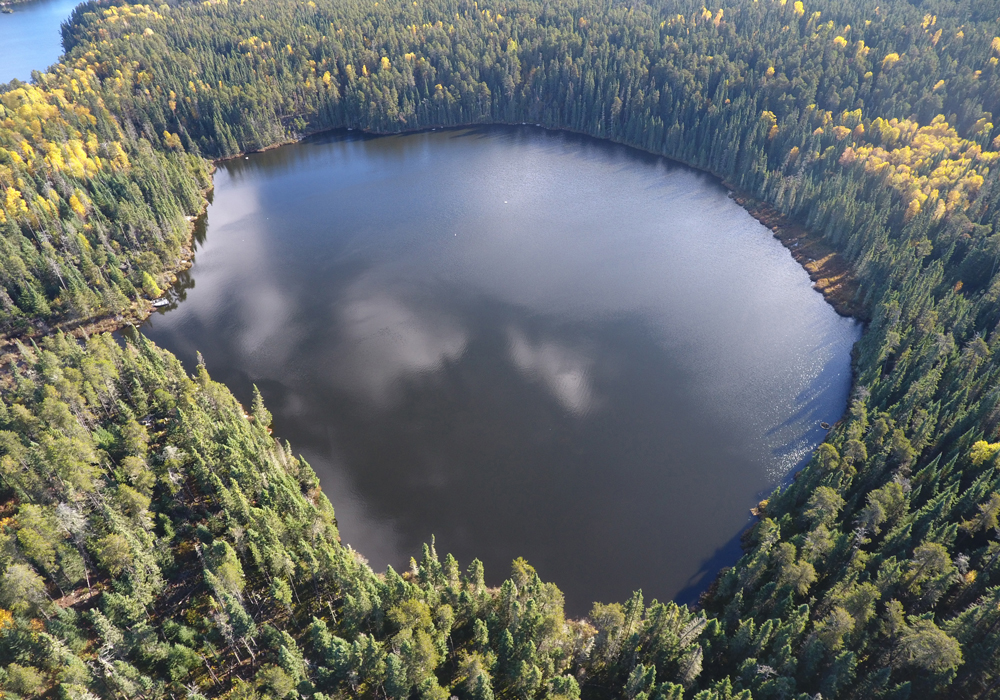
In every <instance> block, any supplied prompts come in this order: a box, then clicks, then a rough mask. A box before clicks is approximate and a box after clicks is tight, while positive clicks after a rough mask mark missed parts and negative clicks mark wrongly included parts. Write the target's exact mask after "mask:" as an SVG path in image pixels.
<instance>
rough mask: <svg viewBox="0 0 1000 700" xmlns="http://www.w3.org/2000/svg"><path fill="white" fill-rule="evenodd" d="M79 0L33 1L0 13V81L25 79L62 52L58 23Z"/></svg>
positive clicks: (65, 18) (47, 65)
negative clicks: (8, 13)
mask: <svg viewBox="0 0 1000 700" xmlns="http://www.w3.org/2000/svg"><path fill="white" fill-rule="evenodd" d="M78 3H79V0H36V2H26V3H21V4H17V5H14V6H13V9H14V13H13V14H10V15H7V14H0V83H6V82H10V81H11V80H13V79H14V78H17V79H18V80H22V81H24V82H28V81H30V80H31V71H33V70H40V71H44V70H45V69H46V68H48V67H49V66H51V65H52V64H53V63H55V62H56V61H57V60H58V59H59V57H60V56H61V55H62V52H63V49H62V36H61V34H60V32H59V26H60V25H61V24H62V23H63V22H64V21H65V20H67V19H69V16H70V14H71V13H72V12H73V8H74V7H76V6H77V4H78Z"/></svg>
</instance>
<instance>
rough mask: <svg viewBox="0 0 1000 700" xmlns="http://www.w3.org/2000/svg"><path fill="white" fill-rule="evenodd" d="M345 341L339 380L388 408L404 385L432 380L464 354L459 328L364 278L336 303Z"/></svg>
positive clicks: (434, 310)
mask: <svg viewBox="0 0 1000 700" xmlns="http://www.w3.org/2000/svg"><path fill="white" fill-rule="evenodd" d="M334 309H335V310H334V316H335V318H336V319H337V323H338V325H339V328H340V330H341V333H342V340H341V342H340V343H339V344H338V347H337V350H336V351H335V353H334V356H335V360H334V366H333V367H332V368H331V369H332V371H333V373H334V375H335V376H336V377H337V381H338V382H339V383H340V384H341V385H343V386H344V387H346V388H348V389H350V390H352V391H354V392H355V393H359V394H361V395H362V396H364V397H365V398H367V399H368V400H370V401H372V402H373V403H374V404H376V405H378V406H381V407H386V406H387V405H388V404H390V403H391V402H392V401H393V399H394V398H395V397H396V395H397V392H398V389H399V386H400V382H401V381H402V380H404V379H405V378H407V377H411V376H414V375H429V374H432V373H434V372H436V371H438V370H440V369H442V368H443V367H444V366H445V364H447V363H448V362H454V361H456V360H458V359H459V358H461V357H462V354H463V353H464V352H465V347H466V344H467V343H468V337H467V334H466V332H465V331H464V330H463V329H462V328H461V326H460V325H459V323H458V322H457V321H456V319H454V318H453V317H451V316H449V315H448V314H447V313H445V312H444V311H443V310H439V309H437V308H435V307H433V306H430V305H428V304H427V303H423V304H421V305H420V306H419V307H418V306H416V305H412V304H407V303H406V302H404V301H403V299H402V298H400V297H399V296H396V295H394V294H392V293H391V291H390V290H387V289H385V288H384V287H383V285H381V284H378V283H376V282H375V281H373V280H371V279H369V278H362V279H361V280H359V281H358V282H356V283H355V284H354V285H352V287H351V288H350V289H349V290H348V291H347V293H346V294H345V295H344V297H343V298H340V299H337V300H336V302H335V304H334Z"/></svg>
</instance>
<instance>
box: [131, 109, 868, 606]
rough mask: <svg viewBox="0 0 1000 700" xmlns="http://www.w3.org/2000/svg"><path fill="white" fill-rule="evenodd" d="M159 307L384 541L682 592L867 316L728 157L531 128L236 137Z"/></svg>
mask: <svg viewBox="0 0 1000 700" xmlns="http://www.w3.org/2000/svg"><path fill="white" fill-rule="evenodd" d="M215 182H216V189H215V194H214V202H213V203H212V205H211V207H210V209H209V211H208V218H207V222H208V232H207V236H206V237H205V238H204V240H203V242H202V244H201V247H200V250H199V251H198V254H197V261H196V264H195V266H194V267H193V268H192V270H191V271H190V273H189V274H188V275H186V276H185V278H184V280H183V281H182V284H181V285H179V287H178V289H175V290H174V291H173V292H172V294H174V295H175V298H177V299H178V303H177V304H176V306H175V307H174V308H171V309H167V310H166V311H164V312H163V313H159V314H155V315H154V316H153V317H152V319H151V320H150V321H149V323H148V324H147V325H146V327H145V332H146V333H148V334H149V336H150V337H151V338H152V339H153V340H155V341H156V342H157V343H158V344H160V345H162V346H164V347H166V348H168V349H170V350H172V351H174V352H175V353H177V354H178V355H179V356H180V357H181V359H182V360H183V361H184V362H185V363H187V365H188V366H189V367H192V368H193V365H194V362H195V353H196V351H201V352H202V353H203V355H204V357H205V360H206V362H207V364H208V368H209V371H210V372H211V374H212V375H213V377H214V378H215V379H217V380H220V381H224V382H225V383H226V384H228V385H229V386H230V387H231V388H232V389H233V391H234V392H235V393H236V394H237V396H238V397H240V399H241V400H243V401H245V402H248V401H249V399H250V393H251V386H252V384H253V383H256V384H257V385H258V386H259V387H260V389H261V391H262V392H263V394H264V397H265V400H266V401H267V403H268V405H269V407H270V409H271V411H272V412H273V414H274V429H275V434H276V435H280V436H282V437H283V438H287V439H289V440H291V442H292V444H293V446H294V448H295V449H296V450H299V451H302V452H303V454H305V456H306V457H307V459H308V460H309V461H310V462H311V464H312V465H313V466H314V468H315V469H316V471H317V473H318V474H319V476H320V478H321V480H322V483H323V488H324V490H325V491H326V493H327V495H328V496H329V497H330V499H331V500H332V502H333V504H334V506H335V507H336V508H337V516H338V521H339V523H340V526H341V532H342V535H343V537H344V540H345V541H346V542H347V543H349V544H351V545H352V546H353V547H354V548H355V549H357V550H359V551H360V552H361V553H362V554H364V555H365V556H367V557H368V558H369V560H370V561H371V563H372V565H373V566H375V567H376V568H379V569H381V568H383V567H385V566H386V565H387V564H391V565H392V566H394V567H397V568H399V567H405V566H406V565H407V562H408V560H409V557H410V556H412V555H416V556H419V547H420V544H421V543H422V542H424V541H428V540H429V538H430V537H431V535H432V534H433V535H435V536H436V537H437V545H438V551H439V552H442V553H443V552H444V551H450V552H452V553H454V554H455V555H456V556H457V557H458V558H459V561H460V562H461V563H462V564H463V566H464V565H466V564H468V563H469V561H470V560H471V559H472V558H473V557H479V558H481V559H482V560H483V561H484V562H485V564H486V571H487V579H488V580H489V581H491V582H493V583H496V582H499V581H500V580H502V577H504V576H505V575H506V574H507V572H508V571H509V566H510V562H511V560H512V559H513V558H514V557H517V556H524V557H526V558H527V559H528V561H529V562H530V563H532V564H533V565H534V566H535V567H536V568H537V569H538V571H539V573H540V574H541V575H542V577H543V578H545V579H546V580H551V581H554V582H556V583H557V584H558V585H559V586H560V587H561V588H562V589H563V591H564V592H565V593H566V595H567V604H568V608H569V610H570V611H571V612H573V613H576V614H578V613H581V612H585V611H586V610H587V609H588V608H589V606H590V603H591V602H592V601H595V600H602V601H611V600H623V599H624V598H625V597H627V596H628V595H629V594H630V593H631V591H632V590H634V589H636V588H642V589H643V590H644V592H645V594H646V596H647V600H648V599H649V598H652V597H657V598H660V599H666V598H671V597H677V596H679V597H680V598H681V599H690V598H691V597H692V595H693V594H694V593H695V592H696V591H698V590H700V588H701V587H702V586H704V585H705V584H706V582H707V580H708V578H710V576H711V575H712V574H714V573H715V571H716V570H717V569H718V567H719V566H722V565H726V564H730V563H732V561H734V560H735V558H736V556H737V553H738V548H737V547H736V546H735V539H734V538H735V536H736V535H737V534H738V533H739V531H740V530H741V529H742V528H743V527H745V525H746V523H747V518H748V509H749V508H750V507H751V506H753V505H754V504H755V503H756V501H757V500H758V499H759V498H760V497H761V495H762V494H763V493H764V492H766V491H767V490H769V489H770V488H772V486H773V485H774V484H776V483H777V482H779V481H780V480H781V479H782V478H783V477H785V476H786V475H787V473H788V472H789V470H790V469H792V468H793V467H794V466H795V465H796V464H798V463H799V462H800V461H801V459H802V458H803V456H804V455H806V454H807V452H808V451H809V450H811V449H812V448H813V447H814V446H815V445H816V444H817V443H818V442H819V441H820V440H821V439H822V438H823V435H824V431H823V430H822V429H821V428H820V425H819V424H820V422H821V421H827V422H831V423H832V422H834V421H836V420H837V419H838V417H839V416H840V415H841V413H842V411H843V408H844V404H845V400H846V395H847V391H848V387H849V383H850V358H849V353H850V348H851V345H852V344H853V342H854V341H855V340H856V339H857V338H858V335H859V326H858V325H857V324H856V323H855V322H853V321H852V320H849V319H845V318H841V317H839V316H837V315H836V314H835V313H834V312H833V310H832V309H831V308H830V307H829V306H828V305H827V304H826V303H825V302H824V301H823V299H822V297H821V296H820V294H818V293H817V292H816V291H814V290H813V289H812V288H811V285H810V282H809V278H808V276H807V275H806V273H805V272H804V271H803V270H802V269H801V268H800V267H799V266H798V265H797V264H796V263H795V262H794V261H793V260H792V258H791V256H790V254H789V253H788V251H786V250H785V249H784V248H783V247H782V246H781V245H780V244H779V243H778V242H777V241H776V240H775V239H774V238H773V237H772V236H771V235H770V232H769V231H768V230H767V229H765V228H764V227H763V226H761V225H760V224H759V223H757V222H756V221H755V220H754V219H753V218H751V217H750V216H749V215H748V214H747V213H746V212H745V211H744V210H743V209H742V208H740V207H739V206H738V205H736V204H735V203H734V202H733V201H732V200H731V199H729V197H728V196H727V194H728V193H727V191H726V190H725V189H724V188H723V187H722V186H721V185H720V184H719V183H718V182H717V181H716V180H715V179H713V178H711V177H709V176H706V175H703V174H700V173H697V172H695V171H692V170H690V169H687V168H684V167H680V166H676V165H672V164H670V163H668V162H667V161H665V160H663V159H659V158H654V157H650V156H646V155H644V154H641V153H639V152H636V151H632V150H629V149H626V148H623V147H619V146H615V145H611V144H607V143H603V142H599V141H595V140H592V139H587V138H583V137H578V136H573V135H566V134H558V133H550V132H545V131H542V130H539V129H534V128H485V129H474V130H460V131H445V132H441V131H438V132H431V133H422V134H416V135H408V136H391V137H380V138H368V137H362V136H359V135H356V134H354V133H351V134H348V133H339V134H330V135H326V136H324V137H322V138H317V139H313V140H310V141H307V142H304V143H300V144H295V145H291V146H286V147H283V148H279V149H275V150H272V151H268V152H265V153H260V154H256V155H253V156H251V157H250V158H249V159H241V160H235V161H230V162H228V163H225V164H223V165H222V166H221V167H220V169H219V171H218V173H217V174H216V178H215Z"/></svg>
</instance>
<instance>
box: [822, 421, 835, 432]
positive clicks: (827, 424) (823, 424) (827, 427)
mask: <svg viewBox="0 0 1000 700" xmlns="http://www.w3.org/2000/svg"><path fill="white" fill-rule="evenodd" d="M819 427H821V428H822V429H823V430H829V429H830V428H831V427H832V426H831V425H830V424H829V423H827V422H826V421H823V422H822V423H820V424H819Z"/></svg>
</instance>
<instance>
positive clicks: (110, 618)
mask: <svg viewBox="0 0 1000 700" xmlns="http://www.w3.org/2000/svg"><path fill="white" fill-rule="evenodd" d="M63 38H64V44H65V48H66V55H65V56H64V58H63V59H62V61H61V62H60V63H59V64H57V65H56V66H54V68H53V69H52V71H51V72H47V73H37V72H36V73H35V74H34V77H33V80H32V82H31V83H30V84H23V83H20V82H17V81H14V82H12V83H10V84H8V85H6V86H0V193H2V196H0V330H2V331H3V333H4V335H5V337H6V338H7V339H8V340H9V342H10V343H12V346H11V348H12V349H11V352H10V353H9V354H8V355H7V357H6V361H7V365H6V367H5V369H4V373H3V375H2V384H3V386H2V394H0V397H2V402H0V572H2V574H0V688H2V689H3V693H4V696H5V697H36V696H40V697H41V696H44V697H51V698H66V699H67V700H70V699H72V700H77V699H79V700H84V699H89V698H96V697H101V698H103V697H109V698H110V697H123V698H167V697H171V698H210V697H212V698H214V697H224V698H233V699H237V698H240V699H244V698H245V699H249V698H260V699H264V698H275V699H277V698H290V697H296V696H301V697H307V698H315V699H316V700H323V699H324V698H345V699H346V698H372V699H378V700H383V699H384V700H389V698H392V699H393V700H403V699H410V698H414V699H415V698H420V699H421V700H447V698H450V697H457V698H459V699H460V700H493V699H495V698H503V699H504V700H507V699H510V700H515V699H518V700H531V699H539V700H541V699H543V698H547V699H552V700H556V699H559V700H564V699H565V700H576V699H582V700H591V699H593V700H598V699H603V698H625V699H626V700H692V699H694V700H733V699H739V700H763V699H768V698H775V699H778V698H782V699H784V698H788V699H795V700H807V699H809V700H816V699H817V698H826V699H828V700H829V699H830V698H851V699H858V700H861V699H867V698H885V699H890V698H891V699H893V700H905V699H907V698H912V699H913V700H918V699H923V698H968V699H984V700H985V699H987V698H995V697H1000V462H998V459H1000V381H998V380H1000V358H998V352H1000V327H998V323H1000V274H998V273H1000V270H998V269H997V268H998V261H1000V179H998V173H1000V169H998V167H997V161H998V160H1000V128H998V127H997V126H995V125H994V123H993V119H994V115H996V114H998V110H1000V66H998V62H1000V1H998V0H976V1H975V2H971V1H969V0H922V1H920V0H913V1H909V2H908V1H905V0H879V1H878V2H876V1H875V0H793V1H789V0H728V2H727V3H725V4H720V5H717V6H716V5H713V6H710V7H709V6H706V5H705V4H703V3H702V2H694V1H692V0H670V1H666V0H655V1H651V2H633V3H628V2H621V1H617V0H547V1H546V0H509V1H507V0H496V1H494V0H484V1H483V2H476V1H474V2H469V1H467V0H416V1H414V0H378V2H369V1H367V0H308V1H306V2H298V1H292V0H286V1H282V2H279V1H278V0H240V1H239V2H237V1H236V0H206V1H205V2H187V1H181V2H178V1H176V0H174V1H171V2H166V3H163V4H160V5H153V4H150V5H139V4H137V5H129V4H123V3H119V2H114V1H106V0H99V1H92V2H88V3H85V4H83V5H81V6H80V7H78V8H77V10H76V11H75V12H74V14H73V17H72V18H71V20H70V21H69V22H68V23H67V24H66V25H64V28H63ZM521 122H531V123H538V124H541V125H543V126H545V127H548V128H553V129H567V130H572V131H577V132H582V133H586V134H589V135H591V136H595V137H599V138H605V139H610V140H613V141H616V142H619V143H623V144H627V145H631V146H635V147H637V148H641V149H644V150H647V151H650V152H653V153H656V154H661V155H665V156H668V157H670V158H673V159H676V160H679V161H682V162H685V163H688V164H690V165H693V166H695V167H698V168H701V169H704V170H707V171H709V172H712V173H714V174H716V175H717V176H719V177H720V178H722V179H724V180H725V181H726V182H728V183H730V185H731V186H732V187H733V188H734V189H736V190H738V191H739V192H740V193H741V194H742V195H745V196H746V197H747V198H749V199H750V200H751V201H753V202H757V203H762V204H766V205H768V206H770V207H773V208H774V209H775V210H777V211H778V212H780V213H781V214H783V215H785V216H786V217H788V219H789V220H791V221H794V222H797V223H798V224H800V225H802V226H804V227H805V228H807V229H808V230H809V231H810V232H811V233H812V234H813V235H815V236H817V237H820V238H822V240H823V241H824V242H826V243H827V244H829V245H830V246H832V247H833V248H834V249H835V250H837V251H838V252H839V254H840V255H841V256H843V258H844V260H846V261H847V263H848V264H849V266H850V269H851V273H852V275H853V277H854V279H855V281H856V283H857V294H856V298H855V299H854V300H853V301H854V303H855V304H856V307H857V308H858V309H860V311H859V314H860V315H861V316H862V318H863V319H864V320H865V321H866V322H867V327H866V330H865V333H864V336H863V338H862V340H861V341H860V342H859V344H858V345H857V347H856V348H855V356H854V371H855V387H854V389H853V392H852V396H851V399H850V403H849V406H848V410H847V412H846V414H845V416H844V417H843V419H842V420H841V421H840V422H839V423H837V424H836V425H835V426H834V428H833V430H832V431H831V432H830V434H829V436H828V439H827V440H826V441H825V442H824V443H823V444H822V445H821V446H820V447H819V448H818V449H817V450H816V452H815V454H814V455H813V456H812V458H811V460H810V462H809V464H808V466H807V467H805V468H804V469H803V470H802V471H801V472H799V473H798V474H796V477H795V479H794V480H792V481H790V482H789V483H788V484H787V485H785V486H783V487H782V488H779V489H778V490H776V491H775V492H774V493H773V494H771V496H770V497H769V498H768V499H767V500H766V501H765V502H762V503H761V505H760V507H759V508H758V509H757V511H758V513H759V515H758V519H757V521H756V522H755V524H754V525H753V527H752V528H750V529H749V530H748V531H747V532H746V533H745V534H744V536H743V545H744V554H743V556H742V558H741V559H740V560H739V561H738V562H737V563H736V564H735V565H734V566H732V567H731V568H728V569H726V570H724V571H723V572H721V573H720V575H719V577H718V579H717V580H716V582H715V583H714V584H713V586H712V587H711V588H710V589H709V591H708V592H707V593H706V595H705V596H703V598H702V600H701V601H700V603H699V605H698V606H697V609H689V608H688V607H687V606H678V605H676V604H674V603H671V602H661V601H646V600H644V599H643V597H642V594H641V592H636V594H635V595H634V596H633V597H632V598H631V599H630V600H628V601H621V602H617V603H615V602H611V603H608V602H602V603H595V604H594V607H593V609H592V611H591V613H590V614H589V616H588V617H587V618H586V619H582V620H573V619H567V618H566V616H565V614H564V612H563V603H562V595H561V593H560V591H559V589H558V587H557V583H558V582H555V583H549V582H543V581H541V580H540V579H539V577H538V576H537V574H536V573H535V571H534V570H533V569H532V568H531V566H530V564H529V563H528V562H526V561H523V560H517V561H515V562H513V563H512V567H511V571H510V572H509V574H508V578H507V579H506V580H505V581H504V582H503V583H502V585H500V586H499V587H490V586H488V585H487V583H486V578H485V572H484V571H483V567H482V565H481V564H480V563H479V562H477V561H473V562H463V563H462V564H460V563H459V562H457V561H455V559H454V558H452V557H450V556H448V555H444V556H439V555H438V553H437V552H436V551H435V547H434V543H433V542H431V543H428V544H427V545H426V546H425V547H424V550H423V552H421V553H416V552H415V553H414V558H413V560H412V561H411V565H410V567H409V569H408V570H407V571H404V572H397V571H394V570H393V569H391V568H390V569H388V570H386V571H384V572H374V571H372V569H371V568H370V567H369V566H368V565H367V563H366V562H365V560H364V558H363V556H362V554H363V553H357V552H354V551H353V550H351V549H350V548H349V547H347V546H346V545H344V544H342V543H341V542H340V540H339V537H338V534H337V527H336V520H335V518H334V511H333V508H332V506H331V504H330V501H329V500H328V499H327V497H326V496H325V495H324V494H323V492H322V491H321V490H320V487H319V483H318V480H317V478H316V476H315V474H314V473H313V471H312V469H311V468H310V467H309V465H308V464H307V463H306V462H304V461H303V460H302V459H301V458H299V457H296V455H295V452H294V446H291V445H288V444H287V443H283V442H281V441H280V440H279V439H278V438H280V436H272V435H271V434H270V431H269V428H268V426H269V423H270V416H269V414H268V412H267V409H266V407H265V406H264V404H263V401H262V400H261V399H260V397H259V395H256V397H255V400H254V402H253V405H252V407H250V409H249V410H244V408H243V407H241V406H240V405H239V404H238V403H237V402H236V400H235V399H234V398H233V396H232V394H231V393H230V392H229V390H228V389H227V388H225V387H224V386H221V385H219V384H217V383H215V382H213V381H212V380H211V378H210V376H209V373H208V368H207V367H206V366H205V364H204V363H202V364H199V366H198V368H197V370H196V372H195V373H194V375H188V374H186V373H185V371H184V369H183V368H182V367H181V365H180V364H179V362H178V361H177V360H176V358H174V357H172V356H171V355H169V354H168V353H166V352H164V351H162V350H160V349H157V348H156V347H154V346H152V344H150V343H149V342H148V341H147V340H145V339H144V338H143V337H142V336H141V335H138V334H130V336H129V340H128V342H126V343H123V344H119V343H118V342H116V341H115V340H114V339H113V338H112V337H111V336H108V335H101V334H97V333H89V332H87V329H88V328H90V327H92V326H90V325H88V324H93V323H96V322H99V321H101V320H107V319H110V320H112V321H114V322H116V323H125V322H126V321H127V320H129V319H130V318H134V317H136V314H141V313H142V310H143V309H145V308H148V305H149V303H150V300H151V299H154V298H156V297H158V296H160V295H161V294H162V290H163V288H164V287H165V286H166V285H167V284H168V283H169V280H170V275H171V273H172V271H174V270H176V269H177V267H178V266H179V265H181V264H183V262H184V261H185V260H186V258H187V256H188V255H189V248H188V243H189V237H190V232H191V219H192V217H194V216H196V215H197V214H198V212H199V211H201V209H202V208H203V206H204V197H205V192H206V190H207V189H208V188H209V187H210V184H211V170H212V160H214V159H219V158H225V157H229V156H233V155H236V154H239V153H243V152H248V151H253V150H258V149H262V148H265V147H269V146H272V145H275V144H278V143H283V142H287V141H291V140H294V139H297V138H300V137H302V136H303V135H306V134H309V133H312V132H316V131H321V130H324V129H332V128H343V127H351V128H356V129H363V130H367V131H369V132H374V133H391V132H399V131H405V130H417V129H423V128H429V127H438V126H458V125H468V124H486V123H521ZM73 329H76V331H77V336H78V337H77V336H73V335H70V334H69V333H68V331H71V330H73ZM649 556H651V557H655V556H657V553H656V552H650V554H649ZM502 573H503V572H491V573H490V576H491V580H492V577H493V576H494V575H497V574H501V575H502ZM635 586H636V588H637V589H638V588H640V587H641V582H638V581H637V582H635Z"/></svg>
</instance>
